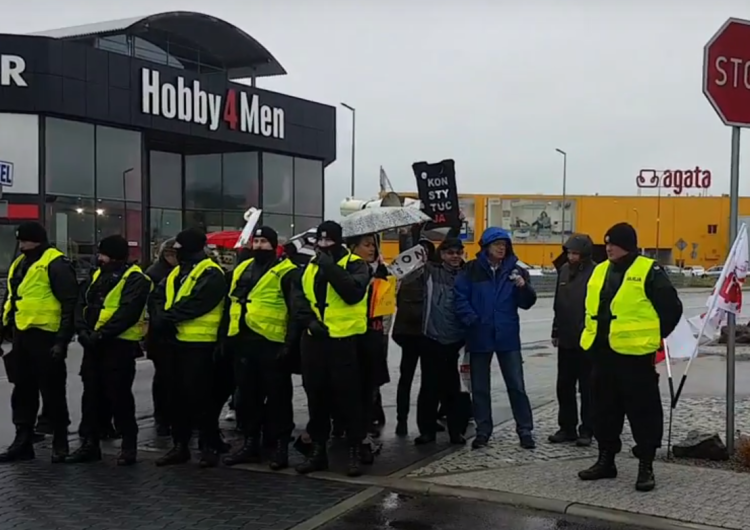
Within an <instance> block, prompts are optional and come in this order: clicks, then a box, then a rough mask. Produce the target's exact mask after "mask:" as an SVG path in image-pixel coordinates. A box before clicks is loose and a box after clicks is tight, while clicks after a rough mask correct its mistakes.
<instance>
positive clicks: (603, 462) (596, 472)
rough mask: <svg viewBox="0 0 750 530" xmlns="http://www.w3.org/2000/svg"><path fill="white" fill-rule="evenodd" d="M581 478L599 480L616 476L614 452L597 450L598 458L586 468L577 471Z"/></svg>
mask: <svg viewBox="0 0 750 530" xmlns="http://www.w3.org/2000/svg"><path fill="white" fill-rule="evenodd" d="M578 478H580V479H581V480H601V479H604V478H617V467H616V466H615V453H613V452H611V451H605V450H603V449H600V450H599V458H598V459H597V461H596V463H594V465H593V466H591V467H590V468H588V469H584V470H583V471H579V472H578Z"/></svg>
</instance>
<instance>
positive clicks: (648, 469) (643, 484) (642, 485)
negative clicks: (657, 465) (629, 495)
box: [635, 458, 656, 491]
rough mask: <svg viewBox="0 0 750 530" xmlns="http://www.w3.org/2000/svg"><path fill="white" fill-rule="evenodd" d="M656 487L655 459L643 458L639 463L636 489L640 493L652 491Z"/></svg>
mask: <svg viewBox="0 0 750 530" xmlns="http://www.w3.org/2000/svg"><path fill="white" fill-rule="evenodd" d="M655 487H656V478H655V477H654V459H653V458H642V459H641V460H639V461H638V478H637V479H636V480H635V489H636V490H638V491H651V490H653V489H654V488H655Z"/></svg>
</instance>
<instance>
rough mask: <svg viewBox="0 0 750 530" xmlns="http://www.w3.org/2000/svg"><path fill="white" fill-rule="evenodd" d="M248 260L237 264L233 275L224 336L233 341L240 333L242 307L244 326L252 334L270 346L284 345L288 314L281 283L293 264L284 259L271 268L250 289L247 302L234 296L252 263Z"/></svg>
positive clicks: (293, 267)
mask: <svg viewBox="0 0 750 530" xmlns="http://www.w3.org/2000/svg"><path fill="white" fill-rule="evenodd" d="M253 261H254V260H253V259H249V260H246V261H243V262H242V263H240V264H239V265H238V266H237V267H236V268H235V269H234V271H232V285H231V287H230V288H229V303H230V306H229V330H228V332H227V335H228V336H229V337H234V336H235V335H238V334H239V332H240V319H241V318H242V307H243V306H244V307H245V324H246V325H247V327H248V328H250V329H251V330H252V331H254V332H255V333H257V334H258V335H261V336H262V337H264V338H265V339H267V340H270V341H271V342H282V343H283V342H284V341H285V339H286V330H287V322H288V320H289V311H288V308H287V306H286V301H285V300H284V293H283V292H282V291H281V279H282V278H283V277H284V276H285V275H286V274H287V273H289V271H292V270H294V269H295V268H296V266H295V265H294V263H292V262H291V261H290V260H288V259H285V260H283V261H281V262H280V263H278V264H276V265H274V266H273V267H271V268H270V269H269V270H268V271H266V273H265V274H264V275H263V276H261V278H260V280H258V283H256V284H255V286H254V287H253V288H252V290H251V291H250V293H249V294H248V296H247V300H240V299H238V298H237V297H235V296H233V295H232V293H234V290H235V289H236V288H237V283H238V282H239V280H240V278H241V277H242V275H243V274H244V272H245V270H246V269H247V268H248V267H249V266H250V265H251V264H252V263H253Z"/></svg>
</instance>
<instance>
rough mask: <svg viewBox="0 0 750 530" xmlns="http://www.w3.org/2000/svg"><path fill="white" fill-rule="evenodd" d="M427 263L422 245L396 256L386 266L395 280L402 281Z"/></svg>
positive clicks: (425, 252) (425, 251)
mask: <svg viewBox="0 0 750 530" xmlns="http://www.w3.org/2000/svg"><path fill="white" fill-rule="evenodd" d="M425 263H427V250H426V249H425V248H424V247H423V246H422V245H415V246H413V247H411V248H410V249H408V250H404V251H403V252H402V253H401V254H399V255H398V256H396V258H395V259H394V260H393V263H391V264H390V265H389V266H388V270H389V271H390V273H391V274H392V275H393V276H394V277H395V278H396V279H397V280H403V279H404V278H405V277H406V276H408V275H409V274H411V273H413V272H416V271H418V270H419V269H421V268H422V267H424V264H425Z"/></svg>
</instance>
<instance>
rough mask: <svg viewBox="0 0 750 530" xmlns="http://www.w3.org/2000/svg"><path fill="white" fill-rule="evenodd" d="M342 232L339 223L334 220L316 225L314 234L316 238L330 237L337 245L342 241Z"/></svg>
mask: <svg viewBox="0 0 750 530" xmlns="http://www.w3.org/2000/svg"><path fill="white" fill-rule="evenodd" d="M343 234H344V232H343V230H342V229H341V225H340V224H338V223H337V222H336V221H323V222H322V223H320V225H319V226H318V230H317V231H316V233H315V236H316V237H317V238H318V239H330V240H331V241H333V242H334V243H336V244H337V245H341V244H343V243H344V235H343Z"/></svg>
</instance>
